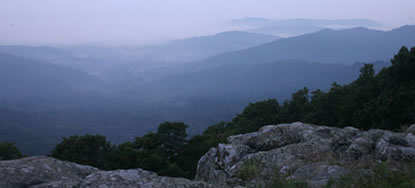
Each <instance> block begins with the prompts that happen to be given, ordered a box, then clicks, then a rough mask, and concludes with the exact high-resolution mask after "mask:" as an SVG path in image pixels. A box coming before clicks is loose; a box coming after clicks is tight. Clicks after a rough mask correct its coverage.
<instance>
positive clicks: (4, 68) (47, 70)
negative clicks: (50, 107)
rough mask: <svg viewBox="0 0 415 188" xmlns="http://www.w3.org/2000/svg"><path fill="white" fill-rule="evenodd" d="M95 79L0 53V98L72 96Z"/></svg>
mask: <svg viewBox="0 0 415 188" xmlns="http://www.w3.org/2000/svg"><path fill="white" fill-rule="evenodd" d="M92 83H94V84H96V83H97V79H96V78H95V77H93V76H90V75H88V74H86V73H83V72H81V71H78V70H75V69H72V68H68V67H65V66H61V65H55V64H49V63H44V62H40V61H36V60H31V59H28V58H21V57H16V56H12V55H6V54H0V91H1V92H0V97H11V96H12V97H19V96H20V97H22V96H30V97H35V96H56V95H65V96H67V95H73V94H78V93H81V92H85V91H88V90H89V89H91V85H92Z"/></svg>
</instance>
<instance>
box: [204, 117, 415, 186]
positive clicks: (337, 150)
mask: <svg viewBox="0 0 415 188" xmlns="http://www.w3.org/2000/svg"><path fill="white" fill-rule="evenodd" d="M227 142H228V143H227V144H220V145H219V146H218V147H217V148H212V149H211V150H210V151H209V152H208V153H206V154H205V155H204V156H203V157H202V158H201V159H200V161H199V164H198V169H197V175H196V179H197V180H202V181H206V182H208V183H211V184H214V185H217V186H220V187H226V186H230V187H232V186H248V187H249V186H251V185H258V184H260V185H262V186H263V182H267V181H272V178H273V177H275V176H281V175H283V176H284V177H286V178H288V179H293V180H298V181H304V182H307V184H308V185H309V186H311V187H320V186H322V185H325V184H326V183H327V181H328V180H329V179H335V178H338V177H339V176H342V175H345V174H347V173H350V171H351V169H352V168H353V167H354V166H356V163H359V162H364V163H365V164H366V165H375V164H376V163H378V162H380V161H411V160H414V158H415V136H414V135H413V134H412V133H409V132H407V133H394V132H390V131H384V130H370V131H359V130H358V129H356V128H353V127H346V128H343V129H341V128H335V127H327V126H316V125H310V124H304V123H300V122H296V123H292V124H280V125H269V126H265V127H263V128H261V129H260V130H259V131H258V132H253V133H248V134H243V135H236V136H231V137H229V138H228V140H227ZM259 182H260V183H259Z"/></svg>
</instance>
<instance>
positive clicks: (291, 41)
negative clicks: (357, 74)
mask: <svg viewBox="0 0 415 188" xmlns="http://www.w3.org/2000/svg"><path fill="white" fill-rule="evenodd" d="M413 36H415V26H403V27H400V28H397V29H393V30H390V31H378V30H371V29H366V28H353V29H346V30H330V29H325V30H322V31H319V32H315V33H311V34H306V35H301V36H298V37H291V38H285V39H280V40H277V41H274V42H270V43H266V44H263V45H260V46H257V47H253V48H249V49H245V50H240V51H236V52H231V53H225V54H221V55H218V56H215V57H212V58H209V59H207V60H205V61H204V62H202V63H201V64H204V65H220V64H245V63H251V64H258V63H267V62H273V61H278V60H306V61H308V62H319V63H342V64H353V63H355V62H372V61H378V60H381V61H389V59H391V58H392V57H393V55H394V53H396V50H397V49H400V48H401V47H402V46H403V45H406V46H414V45H415V37H413Z"/></svg>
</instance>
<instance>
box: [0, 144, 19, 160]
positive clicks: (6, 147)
mask: <svg viewBox="0 0 415 188" xmlns="http://www.w3.org/2000/svg"><path fill="white" fill-rule="evenodd" d="M22 157H23V155H22V153H20V151H19V149H18V148H17V147H16V146H15V145H14V143H11V142H0V161H1V160H12V159H19V158H22Z"/></svg>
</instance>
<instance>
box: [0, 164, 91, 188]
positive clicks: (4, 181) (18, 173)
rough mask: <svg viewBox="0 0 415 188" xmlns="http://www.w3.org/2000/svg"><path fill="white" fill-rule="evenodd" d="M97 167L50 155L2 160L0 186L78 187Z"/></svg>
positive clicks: (33, 187)
mask: <svg viewBox="0 0 415 188" xmlns="http://www.w3.org/2000/svg"><path fill="white" fill-rule="evenodd" d="M97 171H98V169H97V168H93V167H90V166H84V165H79V164H76V163H71V162H64V161H60V160H56V159H54V158H50V157H43V156H38V157H28V158H23V159H18V160H10V161H0V187H1V188H15V187H31V188H41V187H57V188H58V187H63V188H66V187H68V188H72V187H77V186H78V185H79V184H80V182H81V181H82V180H83V179H84V178H85V177H86V176H88V175H89V174H91V173H93V172H97Z"/></svg>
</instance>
